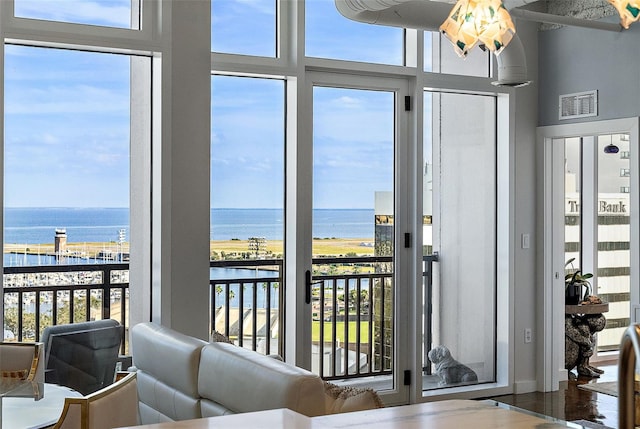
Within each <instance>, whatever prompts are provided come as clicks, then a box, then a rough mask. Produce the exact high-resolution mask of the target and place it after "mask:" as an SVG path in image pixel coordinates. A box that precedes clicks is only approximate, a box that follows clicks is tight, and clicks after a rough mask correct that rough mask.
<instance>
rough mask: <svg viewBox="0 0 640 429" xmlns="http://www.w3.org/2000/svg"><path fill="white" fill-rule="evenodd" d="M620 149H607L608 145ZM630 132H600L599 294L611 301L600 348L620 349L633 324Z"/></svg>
mask: <svg viewBox="0 0 640 429" xmlns="http://www.w3.org/2000/svg"><path fill="white" fill-rule="evenodd" d="M613 146H615V147H617V148H618V152H617V153H615V152H614V151H609V152H610V153H607V152H605V148H608V149H609V148H612V147H613ZM629 151H630V147H629V134H610V135H603V136H598V208H597V210H598V269H597V276H596V277H597V280H596V284H595V285H594V286H595V287H596V290H595V294H596V295H597V296H598V297H600V298H601V299H602V300H603V301H604V302H608V303H609V312H608V313H606V318H607V326H606V328H605V329H604V330H603V331H602V332H599V333H598V350H599V351H605V350H617V349H618V347H619V345H620V338H621V337H622V334H623V333H624V330H625V329H626V328H627V327H628V326H629V294H630V280H631V277H630V267H631V253H630V250H629V243H630V241H631V235H630V221H631V212H630V207H631V206H630V204H629V202H630V201H629V195H630V194H629V187H630V181H631V177H630V165H629Z"/></svg>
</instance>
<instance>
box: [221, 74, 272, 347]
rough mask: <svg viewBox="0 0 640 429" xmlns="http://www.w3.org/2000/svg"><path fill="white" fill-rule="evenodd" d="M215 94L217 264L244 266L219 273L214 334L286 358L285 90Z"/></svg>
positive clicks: (237, 86)
mask: <svg viewBox="0 0 640 429" xmlns="http://www.w3.org/2000/svg"><path fill="white" fill-rule="evenodd" d="M211 94H212V96H211V100H212V109H211V232H210V234H211V247H210V258H211V260H212V261H218V262H222V261H233V262H229V263H234V264H236V265H235V267H236V268H235V269H229V267H228V265H227V264H220V265H216V266H213V267H212V268H211V279H212V280H214V283H215V286H214V287H215V289H214V299H215V301H216V302H215V307H214V309H213V312H214V315H213V317H214V322H213V323H214V329H216V330H217V331H219V332H224V333H225V334H227V335H229V337H231V339H232V340H233V341H234V342H236V343H237V344H240V345H245V346H248V347H250V348H255V349H257V350H259V351H260V352H262V353H279V352H280V350H279V349H278V347H279V345H282V343H281V342H279V338H281V335H280V333H279V331H278V329H279V327H280V323H279V312H278V310H279V307H280V305H281V301H280V294H281V291H282V288H281V287H280V286H281V283H282V275H283V272H282V268H283V264H282V260H283V249H284V247H283V244H284V82H283V81H282V80H275V79H257V78H242V77H232V76H214V77H213V78H212V81H211ZM256 260H258V261H260V263H262V264H265V265H260V266H259V267H261V268H259V267H258V266H256V265H255V262H251V261H256ZM241 264H244V265H241ZM239 278H246V279H247V281H245V282H239V281H237V279H239ZM254 297H255V299H254ZM253 321H256V324H255V328H256V329H257V331H258V332H259V333H260V334H259V336H258V338H255V337H254V336H253V328H254V324H253ZM233 326H235V327H236V328H233Z"/></svg>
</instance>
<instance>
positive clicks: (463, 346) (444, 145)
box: [422, 92, 498, 390]
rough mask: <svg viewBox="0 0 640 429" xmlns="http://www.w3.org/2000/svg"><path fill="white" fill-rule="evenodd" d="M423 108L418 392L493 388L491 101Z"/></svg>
mask: <svg viewBox="0 0 640 429" xmlns="http://www.w3.org/2000/svg"><path fill="white" fill-rule="evenodd" d="M424 105H425V108H424V129H425V134H424V148H423V154H424V155H423V167H424V168H423V234H422V237H423V239H422V250H423V288H422V289H423V294H422V296H423V309H424V316H423V335H422V338H423V362H422V371H423V380H422V382H423V390H432V389H440V388H447V387H455V386H461V385H470V384H476V383H485V382H493V381H495V379H496V320H497V319H496V317H497V308H496V290H497V276H496V264H497V262H496V261H497V203H498V197H497V149H496V147H497V139H496V120H495V118H496V109H497V108H496V99H495V97H491V96H480V95H470V94H449V93H438V92H425V96H424ZM461 118H464V124H461ZM462 125H464V126H462ZM436 252H437V253H436ZM451 359H454V360H456V361H458V362H459V363H461V364H462V365H463V366H462V367H460V369H461V370H460V371H457V373H455V374H454V372H453V371H452V372H451V373H450V372H449V371H447V370H446V369H444V368H447V367H448V366H449V365H448V364H447V362H450V361H451Z"/></svg>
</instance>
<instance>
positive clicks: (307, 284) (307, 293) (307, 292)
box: [304, 270, 322, 304]
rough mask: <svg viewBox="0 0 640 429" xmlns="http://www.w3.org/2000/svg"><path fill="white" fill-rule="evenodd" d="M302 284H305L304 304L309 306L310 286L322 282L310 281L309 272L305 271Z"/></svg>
mask: <svg viewBox="0 0 640 429" xmlns="http://www.w3.org/2000/svg"><path fill="white" fill-rule="evenodd" d="M304 282H305V291H304V302H305V303H306V304H311V286H313V285H319V284H322V280H318V281H317V282H314V281H312V280H311V271H309V270H307V271H306V272H305V273H304Z"/></svg>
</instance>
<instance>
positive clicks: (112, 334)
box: [42, 319, 124, 395]
mask: <svg viewBox="0 0 640 429" xmlns="http://www.w3.org/2000/svg"><path fill="white" fill-rule="evenodd" d="M123 334H124V327H123V326H122V325H120V324H119V323H118V322H117V321H115V320H111V319H107V320H97V321H91V322H82V323H73V324H67V325H56V326H49V327H47V328H45V330H44V331H43V333H42V342H43V343H44V344H45V361H46V369H45V381H46V382H47V383H55V384H59V385H62V386H67V387H70V388H72V389H74V390H76V391H78V392H80V393H82V394H83V395H88V394H90V393H93V392H95V391H97V390H100V389H102V388H104V387H106V386H108V385H110V384H112V383H113V381H114V377H115V373H116V362H117V361H118V354H119V351H120V345H121V344H122V339H123Z"/></svg>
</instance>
